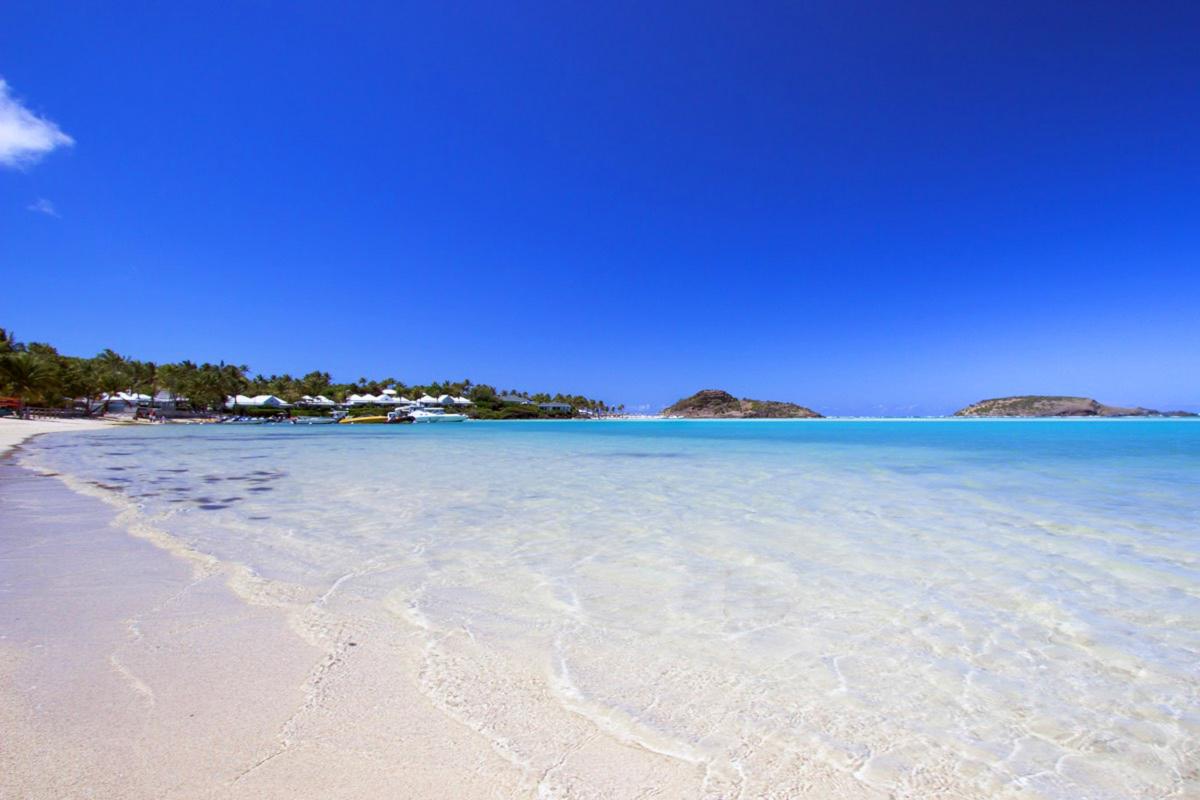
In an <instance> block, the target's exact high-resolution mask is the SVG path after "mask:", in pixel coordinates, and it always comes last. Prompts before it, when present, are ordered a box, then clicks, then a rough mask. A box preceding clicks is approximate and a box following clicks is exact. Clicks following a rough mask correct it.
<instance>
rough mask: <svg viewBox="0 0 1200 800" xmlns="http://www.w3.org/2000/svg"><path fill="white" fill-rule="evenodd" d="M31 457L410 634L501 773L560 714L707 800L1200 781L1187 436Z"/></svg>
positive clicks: (1144, 787)
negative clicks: (663, 769) (691, 781)
mask: <svg viewBox="0 0 1200 800" xmlns="http://www.w3.org/2000/svg"><path fill="white" fill-rule="evenodd" d="M22 461H23V463H25V464H27V465H29V466H33V467H37V468H40V469H44V470H50V471H54V472H59V473H63V474H64V475H68V476H71V477H72V478H74V479H75V480H78V481H82V482H85V483H86V484H87V485H90V486H92V487H94V488H97V489H99V490H101V491H104V492H108V493H110V494H112V495H114V496H119V497H121V498H125V499H126V500H127V501H128V502H132V503H136V504H137V505H138V506H139V507H140V513H141V514H142V515H143V517H144V518H145V519H146V520H148V521H150V522H151V523H153V524H154V525H155V526H157V527H159V528H161V529H162V530H164V531H166V532H168V533H169V534H171V535H172V536H174V537H175V538H176V539H177V540H179V541H181V542H184V543H186V544H187V545H189V546H191V547H193V548H195V549H197V550H199V551H201V552H204V553H208V554H211V555H214V556H216V557H217V558H219V559H221V560H223V561H228V562H232V563H237V564H242V565H245V566H247V567H250V568H251V569H252V570H254V571H255V572H256V573H257V574H258V575H261V576H262V577H263V578H265V579H268V580H269V581H273V582H279V583H280V584H281V585H282V584H286V585H290V586H300V587H305V591H304V592H302V593H301V595H302V598H303V600H304V602H307V603H312V604H320V605H321V606H322V607H329V608H330V609H331V613H340V614H343V615H345V616H347V617H348V618H351V619H353V620H358V622H359V623H361V624H360V625H359V629H360V630H361V629H363V628H365V627H370V628H371V629H372V630H376V631H380V630H382V631H385V632H386V631H388V630H392V629H394V630H395V631H396V632H397V635H398V636H401V637H403V636H411V635H412V633H413V632H414V631H416V632H417V633H418V634H419V636H420V640H421V642H422V643H423V644H422V645H421V646H422V647H423V648H424V655H423V661H422V668H421V669H420V672H419V674H418V675H416V676H398V679H401V678H405V679H414V680H417V681H419V682H420V685H421V686H422V689H423V691H425V693H426V694H427V696H428V697H429V698H430V700H431V702H433V703H434V704H435V705H437V706H438V707H439V708H442V709H443V710H445V711H447V713H451V714H453V716H454V717H455V719H457V720H459V721H461V722H462V723H463V724H467V725H470V726H471V727H473V728H475V729H476V730H477V731H479V733H480V734H481V735H484V736H488V737H489V738H491V739H493V741H494V743H495V746H496V747H497V749H498V750H499V749H502V750H503V751H504V752H505V753H508V754H510V755H511V756H512V760H513V762H514V763H518V764H522V765H525V764H537V763H540V761H541V760H543V759H550V758H553V757H554V750H555V748H558V747H561V746H563V745H562V741H563V739H562V737H565V736H566V735H567V734H566V730H567V728H568V725H567V723H566V722H565V720H567V719H571V720H574V721H575V722H576V723H577V722H578V720H579V719H581V718H582V719H583V720H585V721H586V722H587V724H588V725H589V726H591V727H593V728H594V729H595V731H597V732H598V735H603V736H610V737H614V738H616V739H618V740H620V741H623V742H626V743H628V744H630V745H632V746H636V747H640V748H644V749H648V750H652V751H655V752H659V753H663V754H666V755H668V756H670V757H671V758H673V759H678V760H680V761H683V762H686V763H688V764H693V765H695V767H696V769H697V771H698V774H700V775H702V776H703V779H702V781H701V782H698V787H699V788H698V794H706V795H709V796H722V797H723V796H731V797H732V796H738V795H739V794H741V795H743V796H747V797H751V796H763V795H769V794H770V793H772V792H774V793H775V796H790V795H793V794H795V793H798V792H802V791H814V790H822V789H833V788H836V789H837V790H838V791H839V792H840V793H841V796H888V795H894V796H913V797H927V796H931V795H935V794H937V793H944V794H946V795H948V796H981V797H982V796H1020V797H1047V798H1079V797H1091V798H1127V797H1167V796H1179V797H1184V796H1197V795H1200V773H1198V771H1197V764H1200V423H1197V422H1192V421H1167V420H1153V421H1143V420H1138V421H1132V420H1111V421H1096V420H1086V421H959V420H954V421H919V422H917V421H903V422H881V421H844V422H843V421H815V422H678V421H672V422H627V423H493V424H487V423H477V424H464V425H446V426H388V427H369V428H366V427H349V426H337V427H314V428H304V427H301V426H294V427H267V426H254V427H215V426H209V427H185V426H179V427H143V428H130V429H122V430H119V431H112V432H106V433H103V434H75V435H63V436H57V437H50V438H43V439H41V440H40V441H37V442H35V443H33V444H31V445H30V446H29V447H27V448H26V450H25V451H24V453H23V454H22ZM368 623H369V624H368ZM378 635H380V636H384V635H386V633H380V634H378ZM532 732H536V733H532ZM560 732H561V736H560ZM544 788H545V787H543V786H541V785H539V789H544ZM549 793H551V794H553V793H554V792H549Z"/></svg>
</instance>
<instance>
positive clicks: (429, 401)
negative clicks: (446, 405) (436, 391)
mask: <svg viewBox="0 0 1200 800" xmlns="http://www.w3.org/2000/svg"><path fill="white" fill-rule="evenodd" d="M442 396H443V397H445V396H446V395H442ZM417 402H418V403H420V404H421V405H423V406H437V405H441V403H440V402H438V399H437V398H436V397H430V396H429V395H427V394H423V395H421V396H420V397H419V398H417Z"/></svg>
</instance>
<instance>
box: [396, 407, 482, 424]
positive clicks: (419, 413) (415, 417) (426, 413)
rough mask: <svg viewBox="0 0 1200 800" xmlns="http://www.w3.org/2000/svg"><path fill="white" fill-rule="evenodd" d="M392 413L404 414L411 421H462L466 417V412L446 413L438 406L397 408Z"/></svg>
mask: <svg viewBox="0 0 1200 800" xmlns="http://www.w3.org/2000/svg"><path fill="white" fill-rule="evenodd" d="M392 414H395V415H397V416H406V417H408V418H410V419H411V420H412V421H413V422H463V421H465V420H466V419H467V415H466V414H447V413H446V412H445V411H443V410H442V409H440V408H416V409H413V410H412V411H401V410H399V409H397V410H396V411H393V412H392V413H391V414H388V417H391V416H392Z"/></svg>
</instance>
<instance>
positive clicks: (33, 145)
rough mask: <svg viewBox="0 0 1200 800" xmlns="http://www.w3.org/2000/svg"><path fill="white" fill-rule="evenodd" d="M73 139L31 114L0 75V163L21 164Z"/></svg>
mask: <svg viewBox="0 0 1200 800" xmlns="http://www.w3.org/2000/svg"><path fill="white" fill-rule="evenodd" d="M73 144H75V140H74V139H72V138H71V137H70V136H68V135H67V134H65V133H63V132H62V131H61V130H59V127H58V126H57V125H55V124H54V123H53V122H51V121H50V120H48V119H46V118H45V117H39V116H38V115H37V114H34V113H33V112H32V111H30V110H29V109H28V108H26V107H25V106H23V105H21V102H20V101H19V100H18V99H17V98H16V97H14V96H13V95H12V92H11V91H10V90H9V87H8V83H7V82H5V80H4V79H3V78H0V166H4V167H23V166H27V165H29V164H33V163H34V162H36V161H38V160H39V159H40V158H41V157H42V156H44V155H46V154H47V153H49V152H50V151H52V150H55V149H57V148H59V147H70V146H71V145H73Z"/></svg>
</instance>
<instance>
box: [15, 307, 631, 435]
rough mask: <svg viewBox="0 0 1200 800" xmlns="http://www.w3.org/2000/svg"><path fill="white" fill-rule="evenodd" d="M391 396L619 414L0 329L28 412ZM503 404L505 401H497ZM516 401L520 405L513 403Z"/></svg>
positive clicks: (505, 415)
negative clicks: (262, 370) (36, 337)
mask: <svg viewBox="0 0 1200 800" xmlns="http://www.w3.org/2000/svg"><path fill="white" fill-rule="evenodd" d="M385 389H392V390H395V392H396V393H397V394H399V395H404V396H406V397H412V398H416V397H420V396H421V395H425V394H428V395H432V396H433V397H439V396H441V395H443V394H449V395H452V396H455V397H458V396H465V397H467V398H469V399H470V400H472V401H473V406H471V408H470V410H469V413H471V415H472V416H477V417H480V418H483V419H524V418H536V417H552V416H569V414H565V413H564V412H555V411H548V410H544V409H540V408H539V407H538V405H537V404H538V403H565V404H568V405H570V406H571V407H572V408H574V409H576V410H578V411H587V412H590V413H594V414H608V413H613V412H616V411H619V410H622V409H623V407H620V406H618V407H612V406H609V405H607V404H606V403H604V402H603V401H601V400H596V399H593V398H589V397H585V396H583V395H578V394H575V395H567V394H562V393H556V394H550V393H547V392H535V393H529V392H524V391H520V390H517V389H505V390H503V391H501V390H498V389H496V388H495V387H494V386H489V385H487V384H477V383H474V382H472V381H470V380H467V379H464V380H459V381H452V380H445V381H434V382H432V383H427V384H406V383H405V382H403V381H401V380H398V379H396V378H393V377H387V378H383V379H382V380H376V379H370V378H359V379H358V380H357V381H354V382H353V383H339V382H335V381H334V380H333V377H332V376H331V375H330V373H328V372H323V371H320V370H314V371H312V372H309V373H308V374H306V375H304V376H302V377H299V378H296V377H293V376H291V375H286V374H284V375H270V376H264V375H259V374H256V375H253V376H252V375H251V374H250V368H249V367H248V366H246V365H244V364H235V363H226V362H224V361H221V362H218V363H216V364H211V363H207V362H205V363H200V364H197V363H194V362H192V361H179V362H175V363H166V364H156V363H155V362H153V361H139V360H137V359H134V358H128V357H126V356H123V355H120V354H118V353H116V352H114V351H113V350H107V349H106V350H104V351H102V352H101V353H99V354H97V355H96V356H93V357H91V358H87V357H80V356H69V355H64V354H62V353H60V352H58V350H57V349H56V348H55V347H53V346H52V345H49V344H45V343H41V342H29V343H22V342H19V341H17V340H16V338H15V337H14V336H13V334H12V333H11V332H10V331H6V330H5V329H3V328H0V395H15V396H18V397H21V398H22V399H23V400H24V401H25V402H26V403H27V404H30V405H37V406H44V407H51V408H54V407H70V406H72V405H75V404H76V403H77V402H79V401H86V402H84V403H83V405H84V406H85V407H86V408H88V409H89V410H90V409H92V408H103V406H104V398H105V397H107V396H109V395H115V394H116V393H117V392H129V393H138V394H147V395H151V396H154V395H156V394H158V393H159V392H160V391H166V392H169V393H170V394H171V395H172V396H173V397H175V398H176V399H177V401H178V402H183V403H185V404H188V405H190V406H191V407H192V408H194V409H196V410H198V411H203V410H218V409H221V408H222V407H223V406H224V403H225V400H226V398H228V397H230V396H234V395H238V394H245V395H250V396H254V395H275V396H276V397H279V398H281V399H283V400H286V401H287V402H289V403H295V402H297V401H299V400H300V399H301V398H302V397H304V396H309V397H316V396H318V395H323V396H325V397H328V398H329V399H331V400H334V401H337V402H342V401H344V400H345V399H346V398H347V397H349V396H350V395H352V394H359V395H363V394H371V395H379V394H380V393H382V392H383V391H384V390H385ZM501 398H504V399H501ZM517 398H519V399H520V401H524V402H520V401H517Z"/></svg>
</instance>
